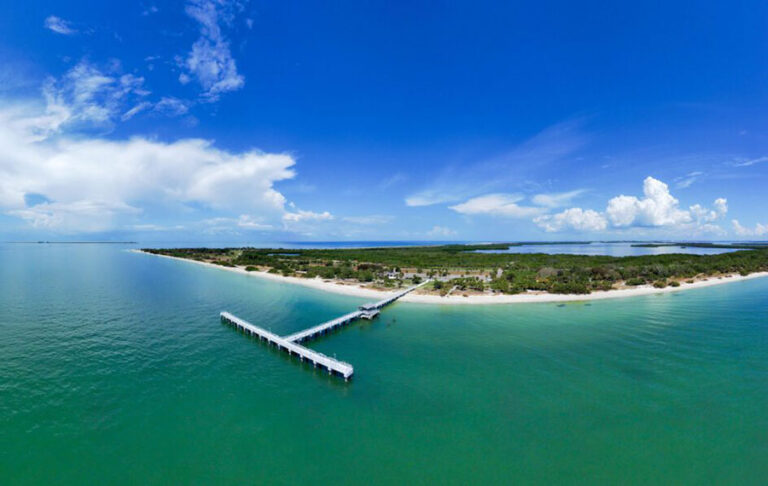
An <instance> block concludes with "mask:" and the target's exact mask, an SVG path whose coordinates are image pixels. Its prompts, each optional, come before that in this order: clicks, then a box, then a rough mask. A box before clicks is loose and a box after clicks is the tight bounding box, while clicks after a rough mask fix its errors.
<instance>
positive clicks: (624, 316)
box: [0, 244, 768, 485]
mask: <svg viewBox="0 0 768 486" xmlns="http://www.w3.org/2000/svg"><path fill="white" fill-rule="evenodd" d="M140 246H141V245H140ZM129 248H131V245H66V244H61V245H46V244H40V245H37V244H31V245H24V244H1V245H0V483H2V484H9V485H16V484H63V485H68V484H73V485H75V484H76V485H82V484H110V485H121V484H141V485H144V484H242V483H249V484H298V483H311V484H325V483H336V484H351V485H355V484H433V483H439V484H470V483H473V484H630V485H631V484H702V483H704V484H740V485H743V484H765V482H766V479H767V478H768V278H761V279H754V280H748V281H742V282H736V283H730V284H725V285H719V286H714V287H709V288H702V289H695V290H687V291H682V292H677V293H671V294H663V295H651V296H639V297H632V298H627V299H610V300H603V301H592V302H589V303H584V302H581V303H579V302H577V303H568V304H557V303H549V304H515V305H494V306H436V305H421V304H410V303H404V302H400V303H396V304H394V305H392V306H390V307H388V308H386V309H385V310H384V311H383V312H382V314H381V316H380V317H379V318H378V319H377V320H375V321H372V322H368V321H363V322H359V323H355V324H353V325H351V326H349V327H347V328H344V329H343V330H341V331H339V332H337V333H335V334H332V335H330V336H327V337H324V338H322V339H320V340H318V341H315V342H313V343H311V344H310V345H309V346H310V347H311V348H313V349H316V350H318V351H321V352H323V353H325V354H327V355H329V356H336V357H337V358H338V359H341V360H343V361H346V362H349V363H351V364H352V365H354V367H355V376H354V378H353V380H352V381H351V382H349V383H345V382H344V381H343V380H340V379H338V378H334V377H329V376H328V375H327V374H326V373H324V372H322V371H320V370H313V369H312V368H311V367H309V366H307V365H305V364H301V363H300V362H298V361H297V360H296V359H292V358H289V357H288V356H286V355H285V354H282V353H279V352H277V351H275V350H274V349H272V348H269V347H267V346H265V345H264V344H263V343H261V342H259V341H257V340H254V339H251V338H248V337H246V336H244V335H242V334H240V333H238V332H236V331H235V330H233V329H232V328H231V327H228V326H225V325H223V324H222V323H221V322H220V320H219V312H220V311H222V310H227V311H230V312H232V313H234V314H236V315H238V316H240V317H242V318H244V319H246V320H249V321H251V322H253V323H254V324H256V325H259V326H261V327H264V328H267V329H270V330H272V331H274V332H276V333H278V334H288V333H290V332H293V331H297V330H300V329H303V328H306V327H309V326H311V325H314V324H317V323H320V322H323V321H325V320H328V319H330V318H332V317H335V316H337V315H340V314H343V313H346V312H348V311H350V310H352V309H354V308H355V306H357V305H358V304H360V303H362V302H363V299H359V298H355V297H350V296H344V295H337V294H331V293H324V292H322V291H319V290H315V289H312V288H307V287H303V286H294V285H290V284H284V283H279V282H273V281H268V280H262V279H259V278H256V277H252V276H247V275H239V274H235V273H232V272H226V271H222V270H219V269H214V268H206V267H203V266H200V265H194V264H190V263H186V262H178V261H174V260H170V259H164V258H157V257H153V256H151V255H144V254H137V253H133V252H129V251H127V250H128V249H129Z"/></svg>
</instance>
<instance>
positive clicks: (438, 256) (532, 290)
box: [141, 243, 768, 303]
mask: <svg viewBox="0 0 768 486" xmlns="http://www.w3.org/2000/svg"><path fill="white" fill-rule="evenodd" d="M514 246H515V243H494V244H462V245H460V244H448V245H439V246H408V247H375V248H343V249H285V248H166V249H153V248H145V249H143V250H141V251H142V252H145V253H149V254H153V255H159V256H165V257H172V258H178V259H183V260H187V261H192V262H196V263H201V264H205V265H214V266H217V267H220V268H225V269H230V270H234V271H238V272H242V273H251V274H254V275H259V276H265V277H271V278H275V279H279V280H284V281H290V282H293V283H307V284H309V285H310V286H314V287H318V288H323V289H325V290H331V291H338V292H342V293H348V294H354V295H361V296H366V297H368V296H373V295H375V293H377V292H378V293H380V292H387V291H394V290H397V289H401V288H405V287H408V286H411V285H414V284H419V283H421V282H424V281H426V280H429V283H428V284H427V285H424V286H422V287H421V288H420V289H419V291H418V292H415V293H414V295H411V296H408V297H409V298H408V299H407V300H411V301H419V300H421V301H422V302H438V301H440V300H454V301H455V300H456V299H455V298H456V297H464V298H467V297H470V298H474V299H470V300H468V301H467V303H469V302H470V301H471V302H478V303H490V302H517V301H552V300H577V299H576V298H579V299H581V298H586V297H589V296H592V297H599V298H603V297H606V296H608V294H610V295H611V296H617V297H618V296H622V295H634V294H638V293H649V292H648V291H649V290H650V291H660V290H672V289H677V288H680V287H693V286H704V285H712V284H715V283H720V282H725V281H733V280H738V279H741V278H747V277H756V276H762V275H768V248H761V247H758V246H757V245H755V246H750V247H749V248H748V249H737V248H741V247H740V246H735V247H730V248H732V249H736V251H731V252H726V253H720V254H714V255H696V254H687V253H670V254H662V255H644V256H625V257H612V256H591V255H572V254H545V253H487V251H488V250H506V249H508V248H510V247H514ZM419 296H422V297H423V298H421V299H419ZM448 297H450V298H453V299H446V298H448ZM501 297H506V298H501ZM510 297H512V298H510ZM514 297H517V298H516V299H515V298H514ZM524 297H529V298H528V299H526V298H524Z"/></svg>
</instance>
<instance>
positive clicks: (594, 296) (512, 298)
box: [132, 250, 768, 305]
mask: <svg viewBox="0 0 768 486" xmlns="http://www.w3.org/2000/svg"><path fill="white" fill-rule="evenodd" d="M132 251H134V252H136V253H143V254H146V255H152V256H158V257H163V258H171V259H173V260H178V261H182V262H189V263H196V264H198V265H204V266H207V267H210V268H216V269H219V270H226V271H229V272H235V273H240V274H243V275H250V276H253V277H258V278H266V279H270V280H274V281H278V282H286V283H291V284H296V285H304V286H305V287H312V288H315V289H319V290H324V291H326V292H335V293H337V294H345V295H353V296H355V297H366V298H371V299H381V298H382V297H383V296H385V295H387V294H389V293H390V292H386V291H379V290H373V289H370V288H364V287H361V286H359V285H356V284H342V283H337V282H332V281H328V280H322V279H320V278H314V279H308V278H298V277H284V276H282V275H277V274H274V273H267V272H262V271H256V272H247V271H246V270H245V268H243V267H222V266H221V265H215V264H213V263H206V262H199V261H196V260H189V259H187V258H179V257H172V256H168V255H154V254H152V253H146V252H142V251H141V250H132ZM760 277H768V272H757V273H752V274H750V275H747V276H741V275H725V276H722V277H709V278H708V279H707V280H699V281H697V282H694V283H691V284H687V283H684V282H682V283H681V284H680V286H679V287H666V288H663V289H657V288H655V287H653V286H651V285H640V286H637V287H633V288H629V289H621V290H604V291H603V290H601V291H596V292H592V293H591V294H587V295H581V294H578V295H577V294H549V293H546V292H543V293H538V292H537V293H534V292H529V293H525V294H515V295H502V294H494V295H470V296H468V297H464V296H463V295H456V294H453V295H450V296H448V297H441V296H439V295H428V294H417V293H410V294H408V295H406V296H404V297H402V298H401V299H400V301H401V302H418V303H422V304H449V305H451V304H459V305H461V304H482V305H488V304H521V303H532V302H574V301H587V300H600V299H618V298H624V297H634V296H636V295H650V294H665V293H668V292H679V291H681V290H688V289H696V288H701V287H710V286H712V285H719V284H725V283H730V282H739V281H742V280H750V279H753V278H760Z"/></svg>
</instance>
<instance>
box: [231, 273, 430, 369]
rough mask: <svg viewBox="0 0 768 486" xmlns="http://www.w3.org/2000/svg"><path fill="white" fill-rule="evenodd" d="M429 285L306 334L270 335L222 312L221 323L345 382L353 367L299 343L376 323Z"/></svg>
mask: <svg viewBox="0 0 768 486" xmlns="http://www.w3.org/2000/svg"><path fill="white" fill-rule="evenodd" d="M427 283H429V280H427V281H425V282H423V283H420V284H418V285H414V286H413V287H409V288H407V289H405V290H402V291H400V292H397V293H395V294H393V295H390V296H389V297H387V298H385V299H382V300H380V301H378V302H372V303H369V304H364V305H361V306H360V307H359V308H358V310H356V311H353V312H350V313H348V314H344V315H343V316H341V317H337V318H336V319H333V320H331V321H328V322H324V323H322V324H319V325H317V326H314V327H310V328H309V329H305V330H303V331H299V332H297V333H294V334H290V335H288V336H284V337H280V336H278V335H277V334H275V333H273V332H270V331H267V330H266V329H263V328H261V327H259V326H255V325H253V324H251V323H250V322H248V321H245V320H243V319H240V318H239V317H237V316H234V315H232V314H230V313H229V312H222V313H221V320H222V321H225V322H227V323H229V324H231V325H233V326H235V327H237V328H238V329H242V330H243V331H244V332H246V333H248V334H250V335H253V336H258V338H259V339H263V340H265V341H267V342H268V343H270V344H272V345H274V346H277V347H278V349H280V350H282V351H285V352H287V353H288V354H290V355H291V356H293V355H296V356H298V357H299V358H300V359H301V360H302V361H304V360H307V361H309V362H310V363H312V364H313V365H314V366H315V367H317V366H320V367H322V368H325V369H326V370H328V373H330V374H336V375H338V376H341V377H342V378H344V379H345V380H349V379H350V378H351V377H352V374H353V373H354V372H355V370H354V368H353V367H352V365H351V364H349V363H345V362H343V361H339V360H337V359H334V358H330V357H328V356H326V355H324V354H323V353H318V352H317V351H312V350H311V349H309V348H305V347H304V346H301V345H299V344H298V343H303V342H306V341H309V340H311V339H314V338H316V337H318V336H321V335H323V334H326V333H328V332H330V331H332V330H334V329H336V328H339V327H343V326H345V325H347V324H349V323H350V322H352V321H355V320H357V319H360V318H365V319H373V318H374V317H376V316H377V315H378V314H379V311H380V310H381V309H382V308H383V307H384V306H386V305H389V304H391V303H392V302H394V301H396V300H397V299H399V298H400V297H402V296H404V295H405V294H407V293H409V292H412V291H414V290H416V289H418V288H419V287H421V286H423V285H426V284H427Z"/></svg>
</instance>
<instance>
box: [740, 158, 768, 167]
mask: <svg viewBox="0 0 768 486" xmlns="http://www.w3.org/2000/svg"><path fill="white" fill-rule="evenodd" d="M763 162H768V157H766V156H763V157H757V158H755V159H741V160H739V162H736V164H734V165H736V167H749V166H750V165H755V164H762V163H763Z"/></svg>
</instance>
